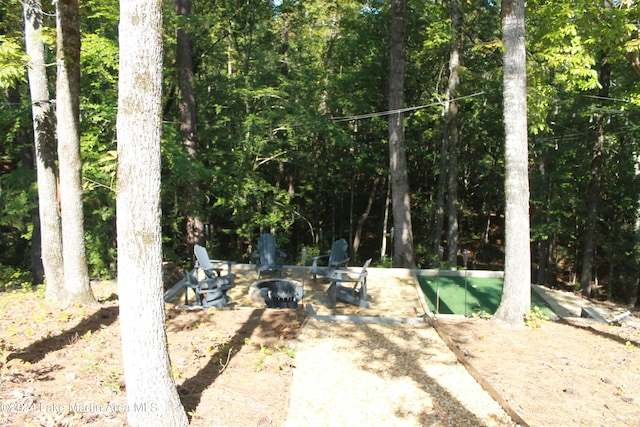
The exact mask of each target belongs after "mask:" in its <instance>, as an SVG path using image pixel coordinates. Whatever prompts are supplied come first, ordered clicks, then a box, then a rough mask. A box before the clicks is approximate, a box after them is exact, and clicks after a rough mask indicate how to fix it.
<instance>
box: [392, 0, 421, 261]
mask: <svg viewBox="0 0 640 427" xmlns="http://www.w3.org/2000/svg"><path fill="white" fill-rule="evenodd" d="M406 8H407V4H406V0H391V14H392V16H391V49H390V53H391V56H390V70H389V109H390V110H400V109H402V108H403V106H404V60H405V42H406V41H405V37H406V28H405V15H406ZM389 170H390V172H391V191H392V199H393V202H392V205H393V224H394V227H395V239H394V252H395V254H394V256H395V259H396V261H397V264H398V266H400V267H404V268H413V267H414V265H415V264H414V259H413V230H412V226H411V200H410V192H409V177H408V174H407V154H406V149H405V145H404V114H403V113H401V112H398V113H395V114H391V115H390V116H389Z"/></svg>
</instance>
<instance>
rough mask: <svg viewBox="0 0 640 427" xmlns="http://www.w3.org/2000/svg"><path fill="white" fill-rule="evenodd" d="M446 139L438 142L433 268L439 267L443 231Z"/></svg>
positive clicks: (444, 137)
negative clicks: (438, 159)
mask: <svg viewBox="0 0 640 427" xmlns="http://www.w3.org/2000/svg"><path fill="white" fill-rule="evenodd" d="M447 150H448V148H447V138H446V136H445V135H443V136H442V140H441V141H440V161H439V167H438V171H439V172H438V181H437V183H436V201H435V220H434V223H435V225H434V227H433V240H432V246H431V250H432V252H433V259H434V267H439V266H440V261H442V260H441V259H440V253H441V252H442V230H443V229H444V197H445V186H446V181H447V180H446V176H447Z"/></svg>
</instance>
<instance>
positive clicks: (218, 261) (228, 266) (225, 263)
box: [210, 259, 235, 275]
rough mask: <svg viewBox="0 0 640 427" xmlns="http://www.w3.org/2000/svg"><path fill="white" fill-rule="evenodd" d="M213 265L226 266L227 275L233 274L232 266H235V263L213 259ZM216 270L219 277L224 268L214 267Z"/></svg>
mask: <svg viewBox="0 0 640 427" xmlns="http://www.w3.org/2000/svg"><path fill="white" fill-rule="evenodd" d="M210 262H211V264H221V265H226V266H227V268H226V270H227V274H231V266H232V265H233V264H235V262H233V261H226V260H220V259H212V260H210ZM214 270H216V271H217V272H218V275H220V273H221V272H222V271H223V270H224V268H217V267H214Z"/></svg>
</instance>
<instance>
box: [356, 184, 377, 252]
mask: <svg viewBox="0 0 640 427" xmlns="http://www.w3.org/2000/svg"><path fill="white" fill-rule="evenodd" d="M379 183H380V177H378V176H377V177H375V178H374V179H373V183H372V184H371V191H370V192H369V199H368V200H367V207H366V208H365V209H364V212H362V215H360V219H359V220H358V224H357V225H356V232H355V235H354V237H353V245H352V246H353V259H355V258H356V256H357V255H358V248H360V242H361V240H362V228H363V227H364V223H365V222H366V221H367V218H369V213H371V206H373V201H374V200H375V197H376V191H377V190H378V184H379Z"/></svg>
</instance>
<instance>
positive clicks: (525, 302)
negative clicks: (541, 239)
mask: <svg viewBox="0 0 640 427" xmlns="http://www.w3.org/2000/svg"><path fill="white" fill-rule="evenodd" d="M501 15H502V41H503V43H504V47H505V51H504V77H503V81H504V124H505V201H506V205H505V261H504V289H503V293H502V299H501V301H500V306H499V307H498V310H497V311H496V314H495V319H496V320H498V321H500V322H504V323H506V324H508V325H510V326H520V325H523V324H524V315H525V313H527V312H528V311H529V310H530V307H531V247H530V245H529V173H528V143H527V72H526V55H525V36H524V35H525V24H524V22H525V20H524V17H525V13H524V0H502V10H501Z"/></svg>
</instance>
